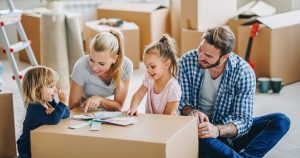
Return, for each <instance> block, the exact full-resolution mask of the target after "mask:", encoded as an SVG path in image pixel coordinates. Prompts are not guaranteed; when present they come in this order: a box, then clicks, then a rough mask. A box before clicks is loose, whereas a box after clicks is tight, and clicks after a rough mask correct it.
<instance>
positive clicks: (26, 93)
mask: <svg viewBox="0 0 300 158" xmlns="http://www.w3.org/2000/svg"><path fill="white" fill-rule="evenodd" d="M58 79H59V77H58V74H57V72H56V71H54V70H53V69H51V68H48V67H45V66H35V67H33V68H31V69H29V70H28V71H27V72H26V74H25V76H24V78H23V82H22V93H23V99H24V102H25V104H24V105H25V108H27V107H28V104H29V103H43V102H45V101H44V100H43V98H42V90H43V88H44V87H46V86H49V85H51V84H53V83H56V82H57V81H58Z"/></svg>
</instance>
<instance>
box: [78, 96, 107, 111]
mask: <svg viewBox="0 0 300 158" xmlns="http://www.w3.org/2000/svg"><path fill="white" fill-rule="evenodd" d="M101 100H102V97H100V96H92V97H90V98H89V99H87V100H86V101H85V102H84V103H83V104H81V105H80V107H81V108H83V111H84V113H87V111H88V110H89V109H97V108H98V107H99V106H100V102H101Z"/></svg>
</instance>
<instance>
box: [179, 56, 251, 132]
mask: <svg viewBox="0 0 300 158" xmlns="http://www.w3.org/2000/svg"><path fill="white" fill-rule="evenodd" d="M203 76H204V69H201V68H200V67H199V63H198V51H197V50H191V51H190V52H188V53H186V54H185V55H184V56H182V57H181V58H180V60H179V73H178V81H179V84H180V85H181V88H182V97H181V100H180V103H179V110H180V111H181V110H182V109H183V108H184V107H185V106H191V107H192V108H193V109H198V110H200V108H199V106H200V104H199V93H200V89H201V87H202V82H203ZM255 88H256V80H255V74H254V72H253V70H252V68H251V67H250V66H249V64H248V63H247V62H246V61H245V60H243V59H242V58H241V57H239V56H238V55H236V54H234V53H230V56H229V58H228V60H227V63H226V66H225V70H224V72H223V77H222V80H221V82H220V85H219V88H218V92H217V96H216V99H215V103H214V110H213V115H212V119H211V120H210V122H211V123H213V124H228V123H233V124H234V125H235V126H236V128H237V136H236V137H235V138H237V137H240V136H242V135H244V134H246V133H247V132H248V131H249V129H250V127H251V125H252V122H253V119H252V113H253V104H254V96H255Z"/></svg>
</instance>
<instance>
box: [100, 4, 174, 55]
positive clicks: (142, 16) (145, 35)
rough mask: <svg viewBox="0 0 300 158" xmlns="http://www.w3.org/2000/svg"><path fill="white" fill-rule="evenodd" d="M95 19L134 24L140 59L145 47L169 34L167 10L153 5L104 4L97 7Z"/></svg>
mask: <svg viewBox="0 0 300 158" xmlns="http://www.w3.org/2000/svg"><path fill="white" fill-rule="evenodd" d="M97 17H98V19H100V18H119V19H122V20H124V21H129V22H134V23H136V24H137V25H138V26H139V28H140V37H141V42H140V59H141V58H142V56H143V51H144V48H145V46H147V45H148V44H150V43H151V42H154V41H157V40H159V38H160V37H161V35H162V34H164V33H169V32H170V24H169V22H170V16H169V9H168V8H166V7H162V6H160V5H158V4H153V3H121V2H110V3H104V4H101V5H99V6H98V7H97Z"/></svg>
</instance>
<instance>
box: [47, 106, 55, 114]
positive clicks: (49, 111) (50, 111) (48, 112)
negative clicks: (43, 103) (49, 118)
mask: <svg viewBox="0 0 300 158" xmlns="http://www.w3.org/2000/svg"><path fill="white" fill-rule="evenodd" d="M54 110H55V109H54V108H53V107H48V109H47V110H46V114H47V115H50V114H51V113H52V112H53V111H54Z"/></svg>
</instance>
